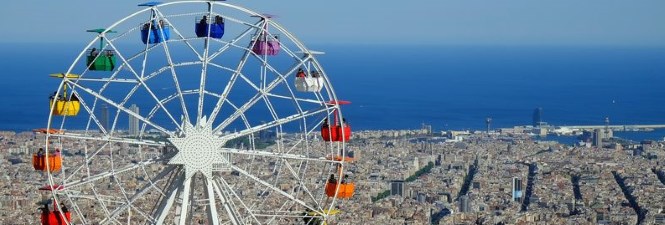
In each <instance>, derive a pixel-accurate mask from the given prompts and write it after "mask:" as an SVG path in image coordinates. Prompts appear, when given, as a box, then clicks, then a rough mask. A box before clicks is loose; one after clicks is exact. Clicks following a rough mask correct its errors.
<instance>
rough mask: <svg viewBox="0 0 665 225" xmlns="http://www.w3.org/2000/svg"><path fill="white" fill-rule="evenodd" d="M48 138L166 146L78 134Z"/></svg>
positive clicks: (55, 135)
mask: <svg viewBox="0 0 665 225" xmlns="http://www.w3.org/2000/svg"><path fill="white" fill-rule="evenodd" d="M50 136H52V137H58V138H65V139H77V140H86V141H100V142H114V143H126V144H136V145H145V146H154V147H164V146H166V143H165V142H161V141H151V140H136V139H132V138H120V137H113V136H105V137H95V136H88V135H86V134H78V133H63V134H50Z"/></svg>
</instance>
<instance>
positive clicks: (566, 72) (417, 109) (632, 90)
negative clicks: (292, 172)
mask: <svg viewBox="0 0 665 225" xmlns="http://www.w3.org/2000/svg"><path fill="white" fill-rule="evenodd" d="M83 47H85V46H84V43H77V44H45V43H38V44H29V43H22V44H8V43H3V44H0V53H1V59H0V68H1V69H2V73H3V74H2V75H0V77H1V79H2V81H1V82H0V85H1V86H0V103H1V104H2V106H0V130H13V131H28V130H32V129H34V128H39V127H45V126H46V123H47V118H48V106H47V105H48V104H47V102H48V96H49V94H50V93H52V92H53V91H54V88H55V87H57V85H58V81H57V80H55V79H49V78H48V77H47V74H49V73H54V72H62V71H66V69H67V68H68V66H69V65H70V64H71V63H72V61H73V59H74V58H75V57H76V56H77V55H78V53H79V52H80V51H81V50H82V49H83ZM311 49H315V50H320V51H325V52H326V54H325V55H321V56H319V57H318V59H319V61H320V62H321V64H322V65H323V68H324V69H325V71H326V73H327V74H328V76H329V78H330V80H331V82H332V84H333V86H334V89H335V92H336V94H337V96H338V98H340V99H344V100H349V101H351V102H352V104H350V105H346V106H344V108H343V113H344V116H345V117H346V118H347V119H348V121H349V123H350V124H351V125H352V126H353V128H354V130H397V129H418V128H420V127H421V126H422V124H428V125H432V128H433V129H434V130H436V131H441V130H463V129H470V130H484V129H485V118H487V117H491V118H492V124H491V126H492V127H493V128H502V127H513V126H519V125H530V124H531V123H532V115H533V111H534V109H535V108H537V107H541V108H543V114H542V119H543V121H545V122H547V123H548V124H551V125H554V126H558V125H602V124H604V119H605V117H609V119H610V124H665V104H664V103H665V47H626V46H619V47H617V46H593V47H589V46H453V45H419V44H396V45H389V44H385V45H379V44H377V45H360V44H319V45H315V46H312V47H311ZM615 136H618V137H623V138H626V139H630V140H636V141H639V140H646V139H648V140H663V138H665V130H663V129H658V130H655V131H652V132H616V133H615Z"/></svg>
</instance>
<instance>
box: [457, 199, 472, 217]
mask: <svg viewBox="0 0 665 225" xmlns="http://www.w3.org/2000/svg"><path fill="white" fill-rule="evenodd" d="M458 204H459V205H458V208H459V209H458V210H459V212H461V213H468V212H471V204H470V200H469V196H467V195H462V196H460V198H459V202H458Z"/></svg>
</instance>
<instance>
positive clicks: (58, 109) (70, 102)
mask: <svg viewBox="0 0 665 225" xmlns="http://www.w3.org/2000/svg"><path fill="white" fill-rule="evenodd" d="M50 76H51V77H54V78H60V79H64V78H67V79H77V78H79V77H80V76H79V75H76V74H71V73H70V74H63V73H57V74H51V75H50ZM49 107H52V108H51V112H52V113H53V115H56V116H76V115H78V113H79V111H80V110H81V102H79V99H78V97H77V96H76V95H75V94H72V95H71V96H68V95H67V85H64V86H63V92H62V94H61V95H58V96H55V94H53V95H52V96H51V98H50V101H49Z"/></svg>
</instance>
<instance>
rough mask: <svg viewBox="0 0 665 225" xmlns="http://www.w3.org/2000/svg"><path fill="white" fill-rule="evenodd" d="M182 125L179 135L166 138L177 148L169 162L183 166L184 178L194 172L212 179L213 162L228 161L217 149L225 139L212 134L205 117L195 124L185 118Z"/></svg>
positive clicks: (224, 162)
mask: <svg viewBox="0 0 665 225" xmlns="http://www.w3.org/2000/svg"><path fill="white" fill-rule="evenodd" d="M182 127H183V130H182V132H181V135H180V137H172V138H168V140H169V142H170V143H171V144H173V146H175V148H176V149H178V153H177V154H176V155H175V156H174V157H173V158H172V159H171V160H170V161H169V164H174V165H182V166H183V167H185V179H189V178H190V177H192V176H193V175H194V174H196V172H201V173H203V175H205V176H206V178H210V179H212V170H213V164H228V162H229V160H228V159H226V158H224V156H222V154H221V152H220V151H219V149H220V148H221V147H222V146H224V144H225V143H226V141H225V140H223V139H220V138H219V137H217V136H216V135H214V134H213V131H212V125H211V124H210V123H207V122H206V121H205V118H204V119H202V120H201V122H200V123H199V124H197V125H196V126H194V125H192V124H191V123H190V122H189V121H187V120H185V122H184V123H183V126H182Z"/></svg>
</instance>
